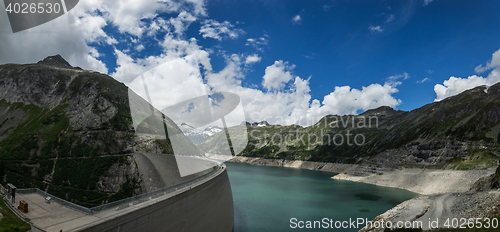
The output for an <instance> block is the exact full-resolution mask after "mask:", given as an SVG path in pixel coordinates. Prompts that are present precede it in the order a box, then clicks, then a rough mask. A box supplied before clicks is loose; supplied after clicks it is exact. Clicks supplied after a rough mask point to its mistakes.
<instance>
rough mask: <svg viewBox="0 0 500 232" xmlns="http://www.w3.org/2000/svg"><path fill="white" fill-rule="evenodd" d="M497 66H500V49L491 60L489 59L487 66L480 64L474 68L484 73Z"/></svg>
mask: <svg viewBox="0 0 500 232" xmlns="http://www.w3.org/2000/svg"><path fill="white" fill-rule="evenodd" d="M497 67H500V49H499V50H497V51H496V52H494V53H493V55H492V58H491V60H490V61H488V62H487V63H486V65H485V66H483V65H482V64H480V65H478V66H477V67H476V68H475V69H474V71H476V72H477V73H482V72H485V71H488V70H490V69H494V68H497Z"/></svg>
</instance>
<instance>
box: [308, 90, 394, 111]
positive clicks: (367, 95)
mask: <svg viewBox="0 0 500 232" xmlns="http://www.w3.org/2000/svg"><path fill="white" fill-rule="evenodd" d="M396 87H397V85H393V84H389V83H385V84H384V85H380V84H371V85H369V86H367V87H362V89H361V90H359V89H354V88H351V87H349V86H336V87H335V91H333V92H332V93H330V94H329V95H327V96H325V97H324V99H323V102H322V104H320V102H319V101H318V100H313V102H312V103H311V108H310V109H309V110H308V115H310V116H313V117H315V118H318V117H321V116H323V115H326V114H339V115H343V114H356V113H357V112H358V111H359V110H363V111H366V110H368V109H373V108H376V107H379V106H390V107H395V106H398V105H399V104H401V100H399V99H396V98H394V96H392V94H394V93H397V92H398V89H397V88H396Z"/></svg>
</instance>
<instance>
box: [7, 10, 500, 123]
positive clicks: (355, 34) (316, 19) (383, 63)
mask: <svg viewBox="0 0 500 232" xmlns="http://www.w3.org/2000/svg"><path fill="white" fill-rule="evenodd" d="M0 11H1V13H0V41H2V42H1V43H0V64H3V63H34V62H37V61H39V60H42V59H43V58H44V57H47V56H50V55H55V54H61V55H62V56H63V58H65V59H66V60H68V61H69V62H70V64H72V65H73V66H79V67H82V68H84V69H90V70H95V71H99V72H103V73H106V74H109V75H110V76H112V77H114V78H115V79H116V80H118V81H120V82H123V83H125V84H126V85H128V86H131V85H133V83H135V82H134V81H137V77H138V76H140V75H141V74H143V73H145V72H149V73H153V74H155V75H160V76H157V77H155V78H156V79H155V80H157V81H163V82H162V83H159V82H155V83H151V84H150V85H149V86H151V88H150V91H152V93H151V96H152V99H151V100H152V101H153V102H156V103H158V104H160V105H161V106H158V107H160V108H161V107H165V106H168V105H172V104H175V103H176V102H178V101H182V100H183V99H187V98H188V97H196V96H198V95H200V94H204V93H208V94H210V93H213V92H218V91H227V92H232V93H235V94H237V95H238V96H239V97H240V99H241V104H242V106H243V109H244V114H245V117H246V119H247V120H248V121H260V120H267V121H268V122H270V123H271V124H283V125H290V124H300V125H311V124H314V123H315V122H316V121H317V120H319V119H320V118H321V117H323V116H325V115H328V114H339V115H344V114H359V113H361V112H364V111H366V110H368V109H373V108H376V107H379V106H384V105H388V106H391V107H393V108H395V109H397V110H405V111H410V110H413V109H416V108H418V107H421V106H423V105H426V104H429V103H432V102H435V101H440V100H442V99H444V98H446V97H450V96H453V95H456V94H458V93H460V92H462V91H464V90H467V89H470V88H473V87H476V86H480V85H487V86H489V85H493V84H495V83H497V82H499V81H500V17H498V12H500V2H499V1H467V0H464V1H442V0H413V1H348V0H334V1H332V0H324V1H321V0H316V1H298V0H262V1H261V0H238V1H236V0H234V1H229V0H220V1H211V0H208V1H203V0H175V1H174V0H161V1H158V0H143V1H130V0H80V2H79V3H78V5H77V6H76V7H75V8H73V9H72V10H71V11H69V12H67V13H66V14H65V15H63V16H61V17H59V18H57V19H55V20H52V21H50V22H47V23H45V24H43V25H40V26H38V27H35V28H32V29H28V30H25V31H22V32H17V33H12V30H11V28H10V25H9V19H8V17H7V14H6V13H5V8H4V5H2V6H1V7H0ZM167 63H169V64H170V65H166V66H165V65H163V64H167ZM162 65H163V66H162ZM159 67H163V68H161V70H162V71H158V70H159V69H160V68H159ZM165 67H186V69H185V70H191V68H194V69H193V70H199V71H196V74H195V77H186V76H185V75H184V76H183V75H181V74H180V73H183V72H174V71H172V70H170V71H168V68H165ZM154 69H157V70H156V71H152V72H151V70H154ZM191 73H192V72H191ZM158 77H161V78H159V79H158ZM186 80H189V81H191V82H189V83H194V82H196V81H198V82H200V83H198V84H199V85H200V86H198V87H196V88H191V87H189V86H192V85H188V86H186V85H183V84H180V83H181V82H183V81H184V82H183V83H184V84H185V83H186V82H185V81H186ZM193 81H194V82H193ZM155 85H157V86H155ZM153 87H156V88H153ZM155 91H156V92H155ZM303 119H305V120H303Z"/></svg>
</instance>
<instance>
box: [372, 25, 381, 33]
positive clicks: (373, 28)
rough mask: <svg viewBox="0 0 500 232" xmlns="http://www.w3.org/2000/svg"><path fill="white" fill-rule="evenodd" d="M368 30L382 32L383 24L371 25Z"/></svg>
mask: <svg viewBox="0 0 500 232" xmlns="http://www.w3.org/2000/svg"><path fill="white" fill-rule="evenodd" d="M368 30H370V31H371V32H372V33H380V32H383V31H384V29H383V28H382V27H381V26H369V27H368Z"/></svg>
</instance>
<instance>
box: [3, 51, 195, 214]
mask: <svg viewBox="0 0 500 232" xmlns="http://www.w3.org/2000/svg"><path fill="white" fill-rule="evenodd" d="M164 124H165V126H167V127H171V128H173V129H174V130H177V131H179V133H180V130H179V128H178V127H177V126H176V125H175V124H174V123H173V122H172V121H171V120H170V119H168V118H165V120H164ZM152 138H154V136H149V137H148V136H142V137H141V136H138V135H136V133H135V131H134V126H133V124H132V118H131V114H130V108H129V103H128V88H127V87H126V86H125V85H124V84H122V83H119V82H117V81H116V80H114V79H113V78H111V77H109V76H107V75H105V74H101V73H97V72H92V71H86V70H82V69H80V68H75V67H72V66H71V65H70V64H69V63H68V62H66V61H65V60H64V59H63V58H62V57H61V56H59V55H57V56H52V57H47V58H46V59H44V60H43V61H40V62H38V63H37V64H25V65H19V64H4V65H0V182H1V183H2V184H5V183H13V184H14V185H16V186H17V187H18V188H29V187H38V188H40V189H42V190H45V191H48V192H49V193H51V194H54V195H56V196H58V197H61V198H63V199H66V200H70V201H72V202H75V203H78V204H82V205H84V206H96V205H99V204H102V203H106V202H109V201H113V200H117V199H122V198H125V197H129V196H132V195H135V194H140V193H143V192H147V191H150V190H151V189H150V187H151V185H152V184H151V183H148V182H147V181H148V180H146V179H145V178H144V175H143V173H142V172H141V170H142V169H144V167H142V168H141V167H139V166H138V162H137V160H136V159H137V157H142V156H138V155H136V154H139V153H165V154H172V153H173V152H172V147H171V145H170V142H169V141H168V140H159V139H152ZM186 141H187V138H186ZM142 160H143V159H142V158H141V162H142V163H144V162H146V161H142ZM147 162H149V161H148V160H147ZM172 162H173V161H172ZM174 167H175V165H174ZM153 171H154V170H150V172H153ZM172 172H178V171H177V170H173V171H172ZM157 176H159V175H157ZM177 176H178V174H177ZM158 178H160V177H158ZM181 180H182V178H180V177H179V178H177V179H175V180H168V181H164V182H165V183H166V182H168V183H170V184H175V183H176V182H178V181H181ZM155 186H157V185H155ZM157 187H161V186H157Z"/></svg>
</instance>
